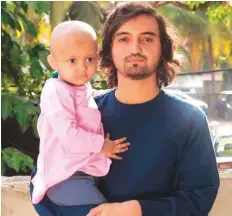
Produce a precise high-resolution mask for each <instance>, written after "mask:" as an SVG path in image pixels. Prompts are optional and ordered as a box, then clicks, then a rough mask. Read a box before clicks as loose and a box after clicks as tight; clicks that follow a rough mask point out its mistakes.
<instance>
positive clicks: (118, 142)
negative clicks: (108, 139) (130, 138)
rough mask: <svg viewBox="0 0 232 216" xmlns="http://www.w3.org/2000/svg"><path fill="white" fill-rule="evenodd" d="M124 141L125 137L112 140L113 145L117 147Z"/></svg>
mask: <svg viewBox="0 0 232 216" xmlns="http://www.w3.org/2000/svg"><path fill="white" fill-rule="evenodd" d="M124 141H126V137H123V138H120V139H117V140H114V141H113V142H114V144H116V145H118V144H120V143H122V142H124Z"/></svg>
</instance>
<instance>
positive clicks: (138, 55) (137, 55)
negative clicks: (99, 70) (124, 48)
mask: <svg viewBox="0 0 232 216" xmlns="http://www.w3.org/2000/svg"><path fill="white" fill-rule="evenodd" d="M136 57H139V58H143V59H145V60H146V59H147V58H146V57H145V56H144V55H142V54H140V53H135V54H131V55H130V56H127V57H125V61H127V60H128V59H130V58H136Z"/></svg>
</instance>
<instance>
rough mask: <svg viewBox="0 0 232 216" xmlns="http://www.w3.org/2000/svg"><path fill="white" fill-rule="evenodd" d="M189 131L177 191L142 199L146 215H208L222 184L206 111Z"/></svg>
mask: <svg viewBox="0 0 232 216" xmlns="http://www.w3.org/2000/svg"><path fill="white" fill-rule="evenodd" d="M198 112H199V111H198ZM199 114H200V115H199ZM188 134H189V135H188V139H187V141H186V142H185V146H184V147H183V149H182V153H181V155H180V157H179V166H178V167H179V168H178V173H177V179H176V189H175V191H173V193H172V194H171V196H168V197H162V198H159V199H157V200H154V201H150V200H139V203H140V205H141V208H142V216H155V215H157V216H208V213H209V212H210V210H211V208H212V206H213V203H214V201H215V198H216V195H217V191H218V188H219V174H218V169H217V163H216V158H215V153H214V150H213V145H212V141H211V136H210V132H209V127H208V123H207V120H206V117H205V115H204V114H203V113H201V112H199V113H198V114H197V115H195V116H194V119H193V121H192V124H191V127H190V129H189V133H188Z"/></svg>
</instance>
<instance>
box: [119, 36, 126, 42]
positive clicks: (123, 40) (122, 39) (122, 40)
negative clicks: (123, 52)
mask: <svg viewBox="0 0 232 216" xmlns="http://www.w3.org/2000/svg"><path fill="white" fill-rule="evenodd" d="M118 41H119V42H127V41H128V38H126V37H124V38H120V39H119V40H118Z"/></svg>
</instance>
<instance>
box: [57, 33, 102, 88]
mask: <svg viewBox="0 0 232 216" xmlns="http://www.w3.org/2000/svg"><path fill="white" fill-rule="evenodd" d="M54 50H55V53H54V54H53V58H54V60H55V63H56V70H57V71H58V74H59V77H60V78H61V79H62V80H64V81H65V82H67V83H70V84H72V85H78V86H79V85H83V84H85V83H86V82H88V81H90V80H91V79H92V77H93V75H94V73H95V72H96V69H97V61H98V55H97V44H96V41H94V40H93V39H92V38H91V37H90V36H89V35H85V34H84V35H82V36H81V35H78V36H77V35H76V34H72V35H69V36H68V37H67V38H65V39H62V40H61V41H59V43H56V47H55V48H54Z"/></svg>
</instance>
